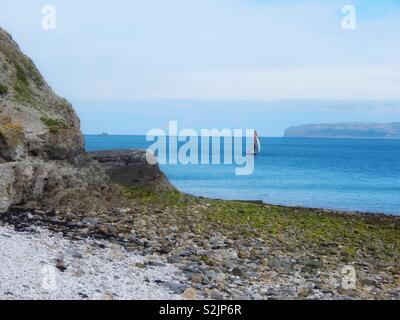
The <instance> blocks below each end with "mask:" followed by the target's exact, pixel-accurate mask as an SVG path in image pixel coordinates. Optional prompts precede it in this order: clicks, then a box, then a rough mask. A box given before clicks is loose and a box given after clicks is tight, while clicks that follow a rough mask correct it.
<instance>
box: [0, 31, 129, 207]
mask: <svg viewBox="0 0 400 320" xmlns="http://www.w3.org/2000/svg"><path fill="white" fill-rule="evenodd" d="M82 199H85V201H82ZM122 202H123V199H122V196H121V195H120V192H119V190H118V188H116V187H114V186H113V185H112V183H111V181H110V179H109V178H108V176H107V175H106V174H105V172H104V171H103V170H102V169H101V167H100V166H99V165H98V163H97V162H96V161H94V160H92V159H90V157H89V156H87V155H86V153H85V152H84V140H83V136H82V133H81V131H80V122H79V119H78V117H77V115H76V114H75V112H74V110H73V108H72V106H71V104H70V103H69V102H68V101H67V100H65V99H63V98H61V97H59V96H57V95H56V94H55V93H54V92H53V90H52V89H51V88H50V86H49V85H48V84H47V83H46V81H45V80H44V79H43V77H42V75H41V74H40V72H39V71H38V70H37V68H36V67H35V65H34V63H33V62H32V60H31V59H29V58H28V57H27V56H25V55H24V54H23V53H22V52H21V50H20V49H19V47H18V45H17V43H16V42H15V41H14V40H13V39H12V37H11V35H10V34H8V33H7V32H6V31H4V30H3V29H1V28H0V212H5V211H7V210H8V209H9V207H10V206H26V207H31V208H38V207H39V208H42V207H43V208H46V209H55V210H57V209H60V210H75V211H88V210H96V211H98V210H105V209H108V208H110V207H112V206H114V205H119V204H121V203H122Z"/></svg>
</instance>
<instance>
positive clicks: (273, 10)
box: [0, 0, 400, 135]
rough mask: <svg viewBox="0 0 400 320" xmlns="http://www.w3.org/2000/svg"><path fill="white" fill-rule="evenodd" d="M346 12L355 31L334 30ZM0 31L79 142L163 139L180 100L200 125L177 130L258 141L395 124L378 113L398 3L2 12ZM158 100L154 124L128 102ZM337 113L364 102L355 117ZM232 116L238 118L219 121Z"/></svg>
mask: <svg viewBox="0 0 400 320" xmlns="http://www.w3.org/2000/svg"><path fill="white" fill-rule="evenodd" d="M46 4H51V5H54V7H55V8H56V10H57V28H56V30H52V31H44V30H42V28H41V19H42V15H41V13H40V10H41V7H42V6H43V5H46ZM345 4H351V5H354V6H355V8H356V10H357V29H356V30H353V31H345V30H343V29H342V28H341V19H342V14H341V9H342V6H343V5H345ZM0 25H1V26H2V27H4V28H5V29H7V30H8V31H9V32H10V33H12V35H13V37H14V38H15V39H16V40H17V41H18V43H19V44H20V46H21V48H22V49H23V50H24V51H25V52H26V53H27V54H28V55H29V56H31V57H32V58H33V60H34V61H35V63H36V64H37V66H38V67H39V69H40V70H41V72H42V73H43V74H44V76H45V77H46V79H47V80H48V82H49V84H50V85H51V86H52V87H53V88H54V89H55V91H56V92H57V93H59V94H60V95H62V96H64V97H66V98H67V99H69V100H71V101H73V102H74V105H75V108H76V109H77V111H78V113H79V114H80V116H81V118H82V127H83V131H85V132H88V133H95V132H99V131H103V128H104V130H106V129H107V130H108V131H110V132H112V133H143V130H145V129H146V128H150V127H153V126H160V127H162V126H163V125H165V122H164V120H165V118H168V115H169V114H170V115H171V117H172V116H176V117H179V116H180V117H182V115H183V114H186V113H185V112H182V111H181V108H182V106H181V105H182V103H181V102H177V101H179V100H184V104H185V105H186V106H187V107H185V108H186V109H185V110H186V111H187V112H188V113H189V114H190V116H192V117H194V118H195V119H201V121H200V120H199V121H194V122H193V121H189V119H186V118H185V119H182V121H185V120H186V121H185V123H192V124H193V123H194V124H195V125H197V126H202V127H207V125H208V124H213V125H214V126H223V125H224V126H229V125H230V123H235V126H237V125H242V126H243V127H247V126H251V125H252V124H253V123H256V124H257V125H258V126H260V125H261V126H263V127H264V126H265V128H260V129H259V131H260V132H261V133H263V134H266V135H279V134H281V132H282V131H283V129H284V127H285V126H287V125H290V124H297V122H307V123H309V122H330V121H329V120H331V121H336V120H340V121H362V120H369V119H370V120H374V119H377V120H378V119H379V121H395V120H396V119H397V120H399V119H400V103H398V102H397V103H394V102H391V104H390V111H388V108H386V107H382V105H385V104H384V102H382V101H390V100H391V101H393V100H396V101H399V100H400V60H399V58H398V57H399V56H400V41H399V39H400V0H385V1H378V0H354V1H351V0H344V1H342V0H332V1H326V0H325V1H322V0H321V1H318V0H303V1H301V0H283V1H278V0H192V1H189V0H169V1H165V0H146V1H144V0H142V1H137V0H114V1H104V0H103V1H102V0H99V1H76V0H70V1H64V0H47V1H37V0H30V1H24V0H2V10H1V11H0ZM165 99H167V101H166V102H163V103H158V104H157V103H153V109H154V114H151V115H147V116H145V115H142V116H141V115H140V113H138V112H135V111H140V110H141V108H142V109H143V107H141V105H140V104H139V103H138V100H139V102H140V101H143V100H157V101H159V100H165ZM132 100H133V101H132ZM194 100H202V101H203V103H197V104H196V103H193V101H194ZM275 100H284V101H288V100H292V102H291V105H293V104H294V105H295V106H296V108H300V111H299V112H297V113H296V112H294V111H293V110H292V109H291V108H292V107H291V106H288V105H286V104H285V106H283V104H282V103H275V104H274V103H271V102H270V101H275ZM299 100H301V101H302V102H301V101H299ZM310 100H323V101H329V100H336V101H338V102H336V104H335V106H336V107H337V105H338V103H340V105H341V109H340V111H337V108H336V107H335V108H336V109H335V108H334V109H330V108H327V107H326V103H325V104H324V106H322V105H321V107H315V105H314V104H313V103H310V102H309V101H310ZM129 101H132V102H131V103H129ZM206 101H219V103H214V104H211V103H206ZM232 101H235V102H238V101H241V102H244V104H242V103H237V104H234V103H231V102H232ZM247 101H252V103H250V102H248V103H247V104H246V102H247ZM255 101H267V102H268V103H265V104H264V107H260V105H259V104H258V102H255ZM304 101H308V102H307V103H305V102H304ZM348 101H353V102H354V101H366V102H365V103H364V107H362V108H363V109H361V111H360V103H353V102H352V103H349V102H348ZM371 101H376V102H374V103H371ZM100 103H103V104H102V106H101V107H100ZM231 105H232V108H239V111H238V110H236V109H235V110H234V112H231V114H225V117H223V119H224V120H221V119H222V118H218V112H219V111H218V110H226V109H224V108H229V107H227V106H231ZM106 106H108V107H106ZM331 107H332V106H331ZM332 108H333V107H332ZM189 110H190V112H189ZM157 113H158V114H159V116H157ZM160 113H162V115H160ZM142 114H144V113H143V112H142ZM249 114H250V115H253V116H249ZM128 115H132V119H129V120H130V121H128V120H127V119H126V117H127V116H128ZM133 115H134V118H133ZM233 115H235V116H233ZM150 116H151V118H150ZM96 118H98V121H97V122H95V121H94V120H93V119H96ZM122 118H125V119H122ZM100 119H104V120H100ZM161 119H162V120H161ZM216 119H220V120H218V121H217V120H216ZM260 119H263V121H262V123H260V122H261V121H260ZM272 119H273V120H272ZM170 120H174V119H170ZM227 120H228V121H227ZM135 121H136V123H137V126H135V125H132V123H135ZM126 122H129V123H130V124H129V125H128V124H126ZM139 124H140V125H139ZM139 127H140V128H141V129H139ZM269 128H274V129H269Z"/></svg>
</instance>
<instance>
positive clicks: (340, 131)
mask: <svg viewBox="0 0 400 320" xmlns="http://www.w3.org/2000/svg"><path fill="white" fill-rule="evenodd" d="M284 137H286V138H335V139H338V138H340V139H354V138H356V139H400V123H361V122H353V123H332V124H306V125H300V126H295V127H290V128H288V129H286V130H285V133H284Z"/></svg>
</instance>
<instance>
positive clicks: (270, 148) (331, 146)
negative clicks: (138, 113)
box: [86, 136, 400, 214]
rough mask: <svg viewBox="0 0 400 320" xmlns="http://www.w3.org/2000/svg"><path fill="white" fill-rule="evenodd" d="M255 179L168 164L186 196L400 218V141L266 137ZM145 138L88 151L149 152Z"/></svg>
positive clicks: (106, 139) (114, 139)
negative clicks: (139, 150)
mask: <svg viewBox="0 0 400 320" xmlns="http://www.w3.org/2000/svg"><path fill="white" fill-rule="evenodd" d="M261 144H262V147H263V150H262V152H261V154H260V155H258V156H257V157H256V158H255V170H254V173H253V175H251V176H241V177H240V176H235V174H234V172H235V171H234V170H235V166H234V165H189V166H182V165H163V166H162V170H163V171H164V172H165V173H166V174H167V176H168V178H169V179H170V180H171V181H172V183H174V184H175V185H176V186H177V187H178V188H179V189H180V190H181V191H184V192H187V193H190V194H193V195H199V196H206V197H212V198H224V199H243V200H263V201H264V202H267V203H271V204H284V205H300V206H307V207H319V208H331V209H342V210H359V211H366V212H382V213H390V214H400V140H362V139H349V140H342V139H291V138H261ZM148 145H149V143H146V141H145V137H143V136H86V147H87V150H88V151H93V150H104V149H126V148H145V147H146V146H148Z"/></svg>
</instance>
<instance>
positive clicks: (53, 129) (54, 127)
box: [40, 117, 66, 134]
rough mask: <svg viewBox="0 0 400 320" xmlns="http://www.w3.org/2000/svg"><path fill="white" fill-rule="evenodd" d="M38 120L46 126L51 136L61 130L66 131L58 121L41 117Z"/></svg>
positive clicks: (62, 123) (63, 124)
mask: <svg viewBox="0 0 400 320" xmlns="http://www.w3.org/2000/svg"><path fill="white" fill-rule="evenodd" d="M40 120H41V121H42V122H43V123H44V124H45V125H46V126H47V128H48V129H49V132H50V133H51V134H58V133H59V131H60V130H61V129H66V125H65V123H64V122H63V121H61V120H59V119H53V118H49V117H41V118H40Z"/></svg>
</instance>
